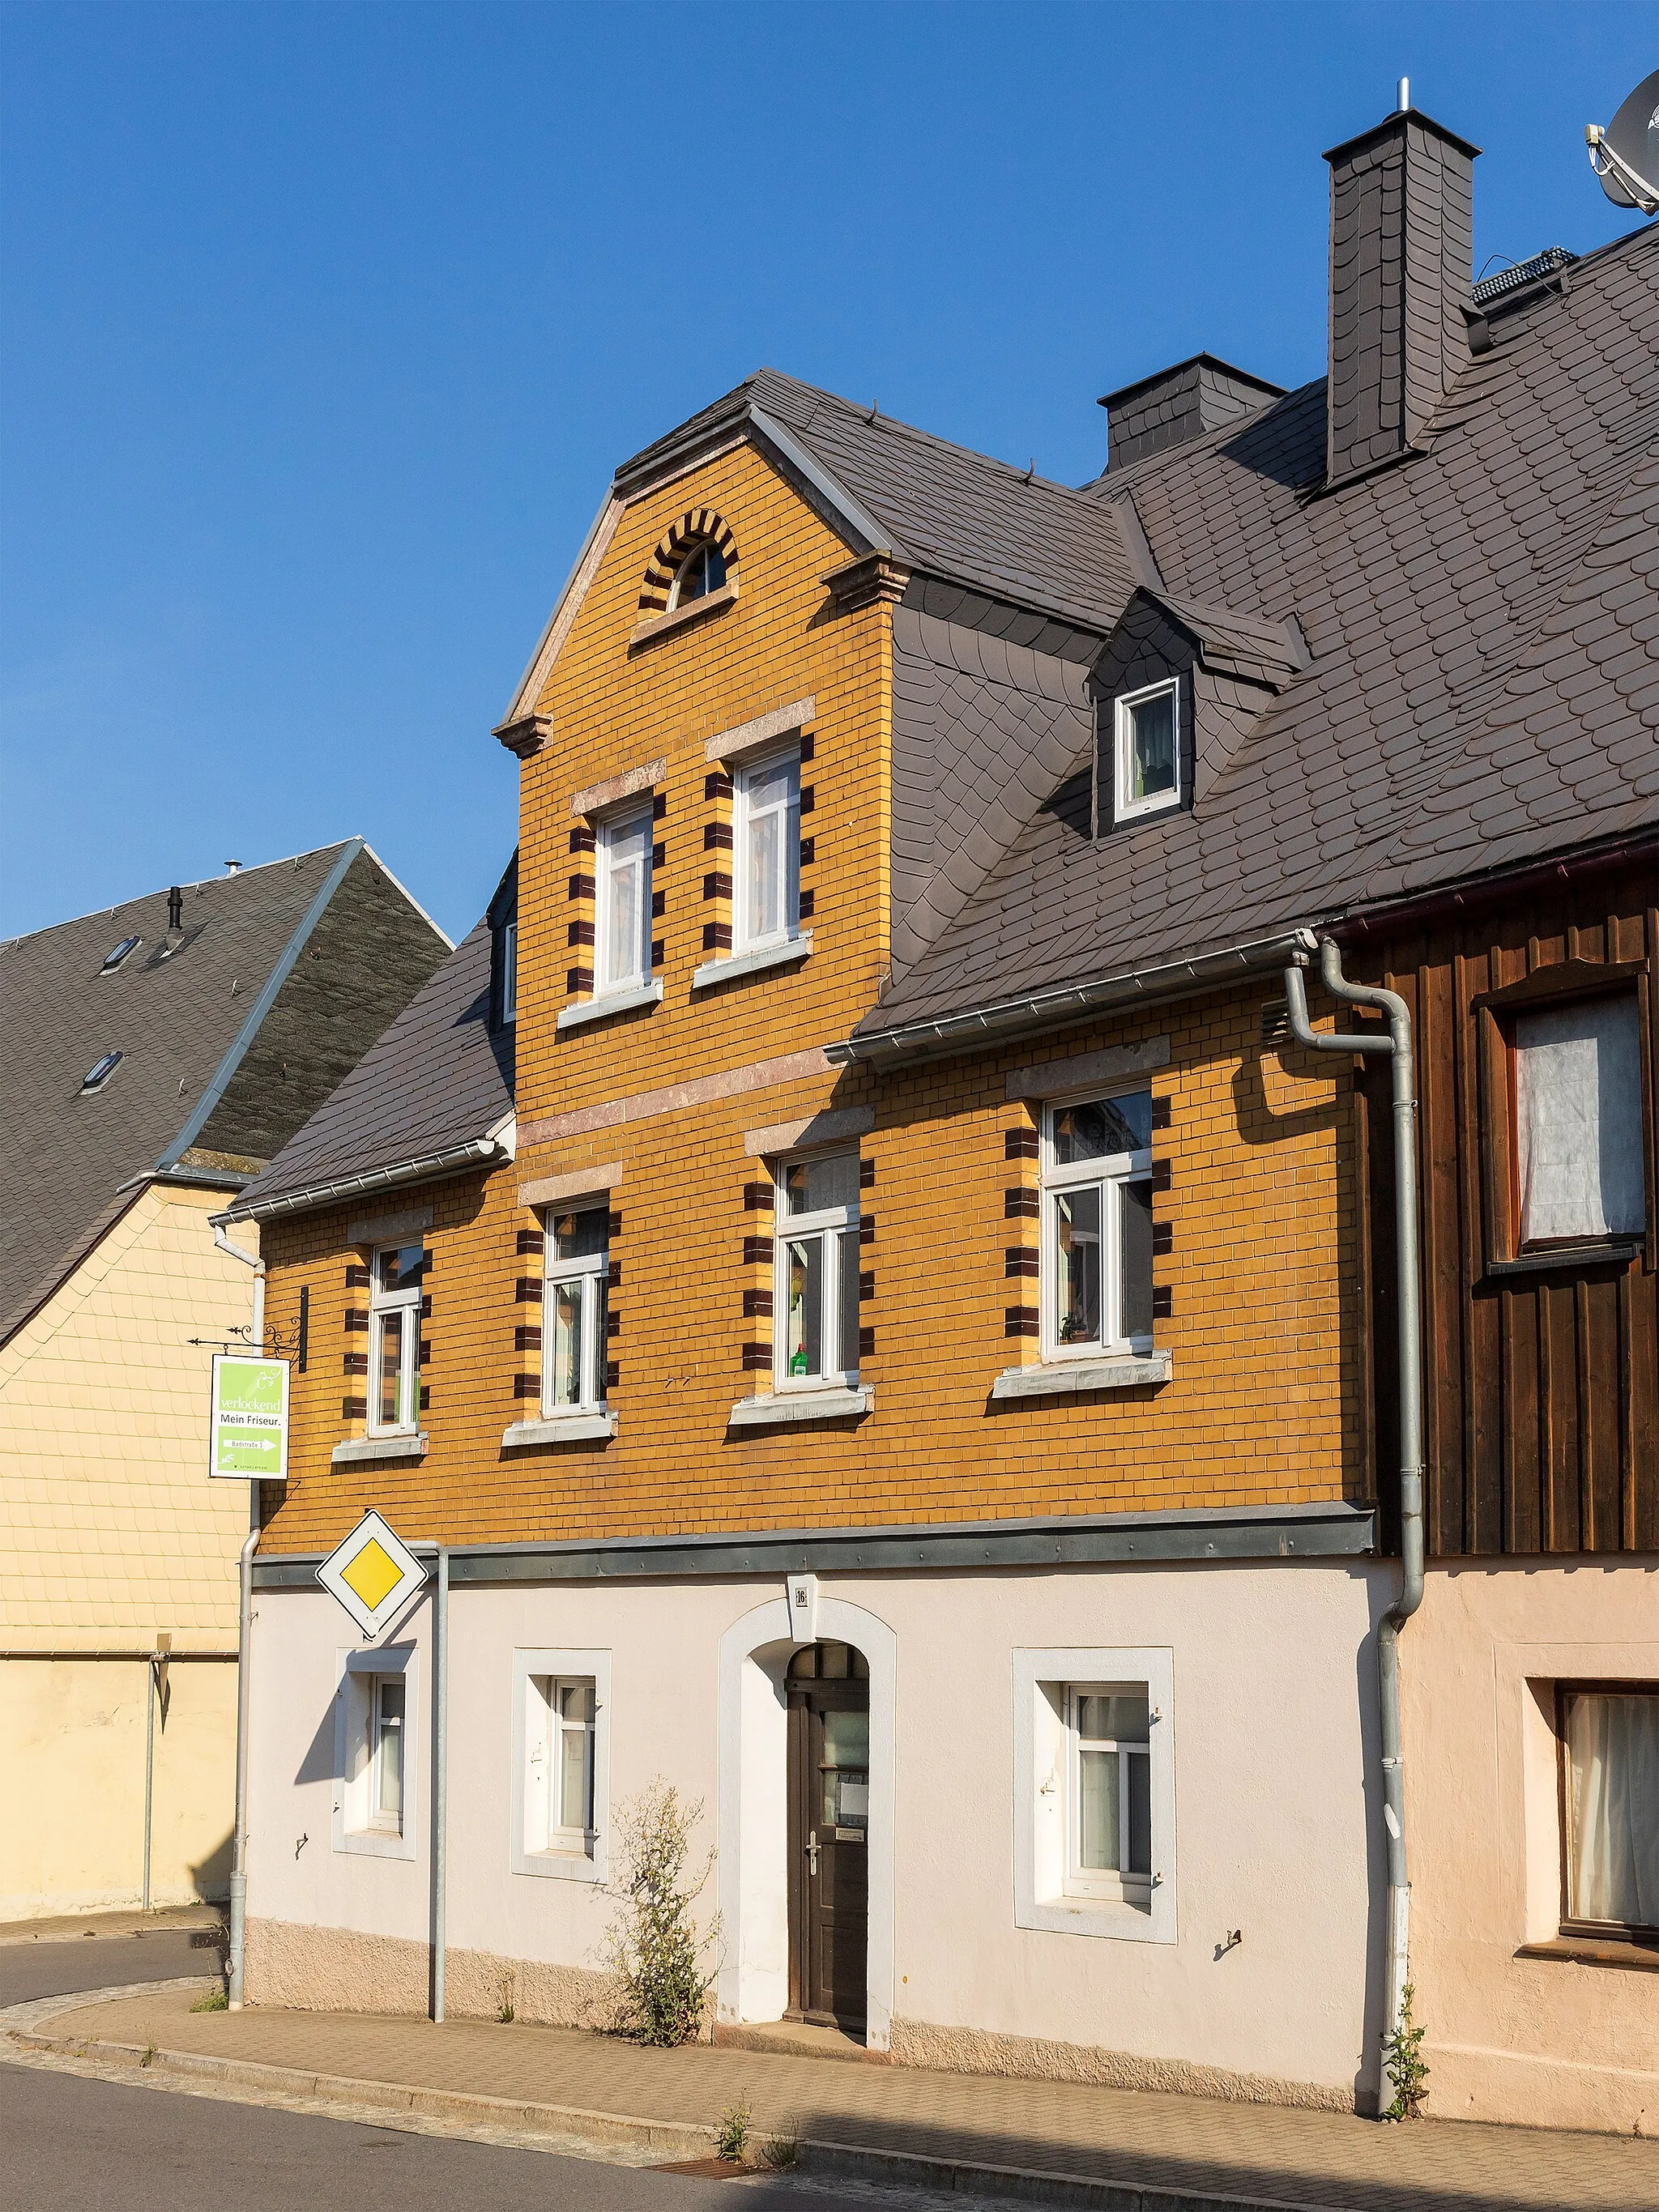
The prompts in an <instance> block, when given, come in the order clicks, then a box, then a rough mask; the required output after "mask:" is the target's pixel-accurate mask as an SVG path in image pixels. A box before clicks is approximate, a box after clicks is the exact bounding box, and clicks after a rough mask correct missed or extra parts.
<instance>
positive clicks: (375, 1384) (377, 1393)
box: [368, 1235, 430, 1437]
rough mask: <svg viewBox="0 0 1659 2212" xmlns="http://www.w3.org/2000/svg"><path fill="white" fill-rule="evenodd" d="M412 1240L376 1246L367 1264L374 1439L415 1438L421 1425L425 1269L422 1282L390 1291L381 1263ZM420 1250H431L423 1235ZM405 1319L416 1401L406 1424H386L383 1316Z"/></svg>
mask: <svg viewBox="0 0 1659 2212" xmlns="http://www.w3.org/2000/svg"><path fill="white" fill-rule="evenodd" d="M416 1241H417V1240H416V1238H415V1237H393V1238H391V1239H389V1240H388V1241H387V1242H386V1243H383V1244H377V1245H375V1246H374V1249H373V1250H372V1251H371V1253H370V1254H369V1261H368V1433H369V1434H370V1436H372V1437H412V1436H414V1435H415V1434H416V1432H417V1431H419V1428H420V1425H421V1301H422V1298H423V1297H424V1296H425V1294H426V1270H425V1269H424V1268H422V1271H421V1279H420V1281H419V1282H418V1283H415V1284H412V1285H410V1288H409V1289H407V1290H396V1291H387V1290H384V1289H382V1287H381V1283H380V1264H381V1261H382V1258H383V1256H384V1255H385V1254H386V1253H387V1252H402V1251H406V1250H408V1249H410V1248H411V1247H412V1246H413V1245H414V1244H415V1243H416ZM418 1241H419V1243H420V1245H421V1249H422V1250H425V1251H428V1253H429V1249H430V1248H429V1247H428V1245H427V1243H426V1240H425V1237H424V1236H423V1235H422V1237H420V1238H419V1240H418ZM392 1313H395V1314H398V1315H401V1316H402V1322H401V1333H400V1342H401V1345H402V1354H401V1358H402V1364H403V1367H404V1372H405V1373H406V1374H407V1375H408V1376H410V1389H411V1390H412V1393H413V1399H414V1402H413V1403H412V1405H410V1407H409V1408H408V1411H409V1416H410V1418H409V1419H407V1420H406V1421H383V1420H382V1419H380V1402H381V1390H380V1385H381V1383H382V1380H383V1376H384V1370H383V1367H382V1364H381V1353H382V1330H381V1323H382V1320H383V1317H384V1316H386V1315H387V1314H392Z"/></svg>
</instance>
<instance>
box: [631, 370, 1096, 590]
mask: <svg viewBox="0 0 1659 2212" xmlns="http://www.w3.org/2000/svg"><path fill="white" fill-rule="evenodd" d="M757 410H758V411H759V412H760V414H761V415H762V416H764V417H767V418H769V419H770V420H771V421H773V422H777V423H779V424H781V426H782V427H783V428H784V429H785V430H787V432H788V433H790V435H792V436H793V437H794V438H796V439H798V440H799V442H800V444H801V445H802V446H803V447H805V448H806V450H807V452H808V453H810V454H811V457H812V459H814V460H816V461H817V463H818V464H819V465H820V466H821V467H823V469H824V470H826V471H828V472H829V475H830V476H831V477H834V479H835V480H836V483H837V484H839V485H840V486H841V487H842V489H845V490H846V491H848V492H849V493H851V494H852V495H853V497H854V499H855V500H856V501H858V502H859V504H860V506H861V507H864V509H865V510H866V513H868V514H869V515H870V516H871V517H872V520H874V521H875V522H876V523H877V524H878V525H879V526H880V527H881V529H882V530H883V531H884V532H885V534H886V543H887V550H890V551H891V552H892V553H893V554H894V556H896V558H897V559H899V560H901V561H902V562H904V563H905V565H906V566H907V567H909V568H921V569H923V570H925V571H927V572H928V573H930V574H936V575H940V576H948V577H953V578H956V579H957V580H959V581H961V582H963V583H968V584H973V585H975V586H978V587H979V588H980V589H981V590H982V591H985V592H990V593H992V594H993V595H994V596H998V597H1001V598H1004V599H1014V600H1016V601H1017V602H1018V604H1019V605H1022V606H1026V607H1034V608H1041V609H1042V610H1044V611H1047V612H1049V613H1051V614H1054V615H1057V616H1059V617H1060V618H1061V619H1062V620H1065V621H1069V622H1084V623H1097V624H1098V623H1102V622H1103V621H1106V622H1109V620H1110V619H1111V618H1112V615H1113V612H1114V611H1115V608H1116V607H1117V606H1118V605H1121V601H1122V598H1123V595H1124V594H1125V593H1126V592H1127V590H1128V589H1129V587H1130V585H1131V582H1132V581H1133V579H1132V577H1131V574H1130V571H1129V567H1128V563H1127V560H1126V558H1125V556H1124V552H1123V545H1122V541H1121V538H1120V536H1119V534H1118V531H1117V528H1116V526H1115V522H1114V521H1113V519H1112V517H1111V515H1110V514H1109V513H1108V512H1105V511H1103V509H1102V508H1101V507H1100V506H1099V505H1098V503H1097V501H1093V500H1091V499H1089V498H1088V497H1086V496H1085V495H1083V494H1082V493H1079V492H1078V491H1076V490H1073V489H1072V488H1071V487H1070V486H1068V485H1066V484H1059V483H1050V482H1049V481H1048V479H1047V478H1046V477H1039V476H1035V475H1032V476H1030V477H1028V476H1027V474H1026V471H1024V470H1023V469H1017V468H1011V467H1010V466H1009V465H1007V464H1006V462H1003V461H994V460H992V459H989V458H988V457H987V455H985V454H984V453H971V452H969V449H968V448H967V447H964V446H952V445H950V444H947V442H946V441H945V440H944V439H943V438H935V437H933V436H931V435H929V433H928V432H927V431H926V430H918V429H915V428H912V426H911V425H910V424H908V423H907V422H896V421H894V420H893V419H891V418H890V416H885V415H872V411H871V410H870V409H869V408H867V407H860V406H858V405H856V404H854V402H852V401H850V400H847V399H838V398H836V395H835V394H834V393H833V392H820V391H818V390H817V388H816V386H812V385H810V384H799V383H797V382H796V380H794V378H793V377H789V376H780V375H778V374H776V372H775V370H773V369H769V368H763V369H759V370H757V372H756V374H754V375H753V376H751V377H750V378H748V379H747V380H745V381H744V383H742V384H740V385H738V386H737V388H736V390H735V391H732V392H727V393H726V395H725V397H724V398H720V399H717V400H716V401H715V402H714V404H713V405H712V406H711V407H707V408H705V409H704V410H702V413H701V414H699V415H695V416H692V418H691V420H690V422H685V423H683V424H682V425H681V426H680V428H678V430H675V431H673V432H672V433H671V435H669V436H668V437H666V438H663V439H659V441H657V442H656V444H654V445H652V446H647V447H646V449H645V450H644V452H643V453H637V454H635V457H634V459H632V460H630V461H628V462H625V463H624V464H623V467H622V468H620V469H619V470H618V471H617V489H619V490H625V489H629V488H630V487H631V486H633V485H634V484H635V483H643V482H644V481H646V480H647V479H648V478H649V477H651V476H652V475H653V474H655V473H657V472H659V471H660V470H661V469H663V468H664V467H665V465H668V464H669V463H671V462H673V461H676V460H678V459H681V458H683V457H684V456H685V455H687V454H690V453H695V452H696V450H697V449H698V448H700V447H706V446H709V445H712V444H714V443H715V442H717V441H719V440H720V439H721V438H723V437H729V436H730V435H732V432H733V431H734V430H735V429H737V428H740V427H742V426H744V425H745V424H748V423H750V422H752V420H753V417H754V415H755V413H756V411H757ZM738 551H739V554H741V551H742V548H741V546H739V548H738Z"/></svg>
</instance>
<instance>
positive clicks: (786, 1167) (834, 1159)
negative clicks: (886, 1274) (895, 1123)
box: [770, 1151, 860, 1398]
mask: <svg viewBox="0 0 1659 2212" xmlns="http://www.w3.org/2000/svg"><path fill="white" fill-rule="evenodd" d="M770 1166H771V1174H772V1184H773V1193H774V1209H773V1215H772V1220H773V1271H772V1312H773V1322H772V1389H773V1392H774V1394H775V1395H777V1396H779V1397H783V1396H786V1395H791V1396H793V1395H810V1396H813V1397H820V1398H821V1397H823V1395H825V1394H826V1393H839V1394H841V1395H843V1396H846V1395H851V1394H852V1393H854V1392H855V1391H856V1390H857V1389H858V1377H859V1320H858V1297H859V1291H858V1273H859V1253H860V1245H859V1192H860V1181H859V1176H860V1165H859V1155H858V1153H857V1152H856V1151H854V1152H839V1151H832V1152H818V1151H812V1152H804V1153H798V1154H796V1155H795V1156H794V1157H793V1158H790V1157H787V1156H786V1157H785V1158H781V1159H775V1160H774V1161H772V1162H771V1163H770ZM796 1170H799V1171H800V1176H801V1182H802V1187H803V1189H804V1190H810V1189H811V1188H812V1179H813V1177H814V1176H815V1173H816V1175H817V1176H823V1177H826V1178H827V1177H828V1176H830V1175H834V1176H838V1178H839V1180H840V1182H841V1184H842V1187H843V1188H845V1189H850V1192H851V1197H850V1200H849V1199H847V1198H845V1197H843V1198H842V1200H840V1201H839V1202H833V1201H832V1202H829V1203H826V1204H823V1205H820V1206H815V1207H811V1208H805V1209H803V1210H802V1211H800V1212H792V1211H791V1210H790V1203H789V1200H790V1188H789V1184H790V1177H791V1176H792V1174H793V1173H794V1172H795V1171H796ZM829 1188H830V1189H831V1191H833V1189H834V1188H835V1185H834V1184H831V1185H830V1186H829ZM817 1195H818V1196H820V1197H823V1195H824V1192H823V1188H822V1187H820V1188H818V1189H817ZM796 1243H799V1244H802V1245H804V1246H806V1247H808V1248H809V1249H810V1248H811V1247H814V1246H816V1248H817V1309H818V1311H817V1335H818V1342H819V1357H820V1362H821V1364H820V1365H819V1366H818V1367H817V1369H816V1370H809V1371H808V1372H805V1373H804V1374H801V1375H799V1376H797V1375H793V1374H792V1373H791V1372H790V1351H789V1328H790V1321H791V1315H792V1306H791V1300H790V1287H791V1282H792V1273H791V1265H792V1263H791V1256H790V1255H791V1247H792V1245H793V1244H796ZM849 1268H850V1270H851V1274H852V1282H851V1285H850V1290H851V1296H850V1299H849V1297H848V1280H847V1275H848V1269H849ZM811 1285H812V1277H811V1273H810V1271H809V1272H808V1273H807V1275H806V1278H805V1285H804V1290H803V1308H802V1310H803V1318H805V1315H806V1312H807V1311H808V1301H809V1298H810V1296H811ZM849 1310H850V1319H849ZM849 1335H850V1337H851V1340H852V1341H851V1342H850V1343H848V1341H847V1339H848V1336H849ZM803 1356H805V1352H804V1348H803Z"/></svg>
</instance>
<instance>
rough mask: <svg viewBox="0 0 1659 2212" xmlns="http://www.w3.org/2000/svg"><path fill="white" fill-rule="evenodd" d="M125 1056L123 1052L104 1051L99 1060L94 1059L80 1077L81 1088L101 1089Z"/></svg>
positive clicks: (85, 1089)
mask: <svg viewBox="0 0 1659 2212" xmlns="http://www.w3.org/2000/svg"><path fill="white" fill-rule="evenodd" d="M125 1058H126V1054H125V1053H120V1052H106V1054H104V1056H103V1058H102V1059H101V1060H94V1061H93V1063H92V1066H90V1067H89V1068H88V1070H87V1072H86V1073H85V1074H84V1075H83V1076H82V1078H81V1088H82V1091H101V1090H102V1089H103V1087H104V1085H106V1083H107V1082H108V1081H109V1079H110V1078H111V1076H112V1075H113V1074H114V1073H115V1071H116V1069H117V1068H118V1067H119V1066H120V1065H121V1062H122V1061H123V1060H125Z"/></svg>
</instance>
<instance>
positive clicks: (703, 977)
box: [691, 929, 812, 991]
mask: <svg viewBox="0 0 1659 2212" xmlns="http://www.w3.org/2000/svg"><path fill="white" fill-rule="evenodd" d="M811 953H812V933H811V930H810V929H802V930H798V931H797V932H796V933H795V934H794V936H793V937H786V938H782V939H780V940H779V942H778V943H777V944H775V945H756V946H751V947H750V950H749V951H746V952H722V953H721V954H720V956H719V957H718V958H716V959H714V960H705V961H704V962H703V963H702V965H701V966H700V967H697V968H695V969H693V970H692V971H691V988H692V989H693V990H694V991H707V990H708V989H710V988H711V987H713V986H714V984H716V983H732V982H735V981H737V979H738V976H739V975H764V974H765V972H766V970H767V969H769V968H789V967H793V965H794V964H795V963H797V962H799V961H802V960H808V959H810V958H811Z"/></svg>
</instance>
